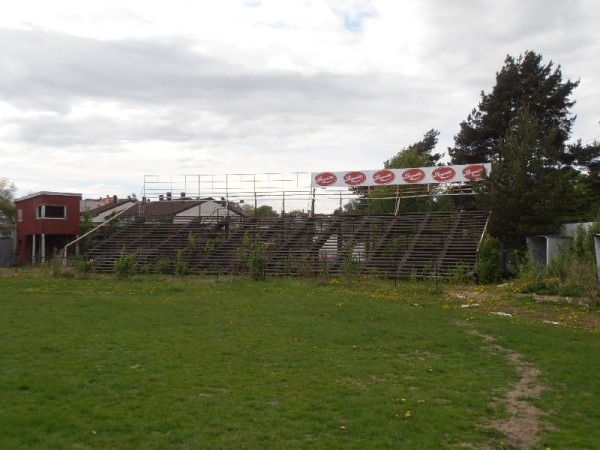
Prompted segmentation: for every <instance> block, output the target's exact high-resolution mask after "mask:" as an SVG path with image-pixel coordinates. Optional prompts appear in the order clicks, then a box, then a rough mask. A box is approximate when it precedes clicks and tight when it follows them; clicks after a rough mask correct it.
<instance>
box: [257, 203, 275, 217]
mask: <svg viewBox="0 0 600 450" xmlns="http://www.w3.org/2000/svg"><path fill="white" fill-rule="evenodd" d="M255 216H256V217H279V214H278V213H277V211H275V210H274V209H273V207H272V206H269V205H261V206H259V207H258V208H256V213H255Z"/></svg>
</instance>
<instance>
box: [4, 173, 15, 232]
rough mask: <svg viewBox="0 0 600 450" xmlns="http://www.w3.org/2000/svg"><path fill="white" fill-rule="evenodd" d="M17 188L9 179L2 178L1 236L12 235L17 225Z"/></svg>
mask: <svg viewBox="0 0 600 450" xmlns="http://www.w3.org/2000/svg"><path fill="white" fill-rule="evenodd" d="M16 192H17V188H16V187H15V185H14V183H13V182H12V181H10V180H8V179H7V178H0V236H1V235H4V234H7V233H8V234H10V229H11V228H12V226H13V225H14V223H15V205H14V203H13V202H14V199H15V193H16Z"/></svg>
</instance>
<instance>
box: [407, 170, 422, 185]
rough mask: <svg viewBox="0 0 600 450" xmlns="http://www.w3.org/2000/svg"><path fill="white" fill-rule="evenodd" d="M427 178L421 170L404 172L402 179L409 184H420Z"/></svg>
mask: <svg viewBox="0 0 600 450" xmlns="http://www.w3.org/2000/svg"><path fill="white" fill-rule="evenodd" d="M423 178H425V172H423V171H422V170H421V169H408V170H405V171H404V172H402V179H403V180H404V181H406V182H407V183H418V182H419V181H421V180H423Z"/></svg>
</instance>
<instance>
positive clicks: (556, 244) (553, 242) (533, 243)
mask: <svg viewBox="0 0 600 450" xmlns="http://www.w3.org/2000/svg"><path fill="white" fill-rule="evenodd" d="M570 239H571V238H570V237H565V236H528V237H527V249H528V251H529V256H530V257H531V258H532V259H533V261H535V262H536V263H538V264H543V265H545V266H547V265H548V264H550V261H552V260H553V259H554V258H556V257H557V256H558V254H559V253H560V250H561V249H562V248H563V246H564V245H565V244H567V243H568V242H569V240H570Z"/></svg>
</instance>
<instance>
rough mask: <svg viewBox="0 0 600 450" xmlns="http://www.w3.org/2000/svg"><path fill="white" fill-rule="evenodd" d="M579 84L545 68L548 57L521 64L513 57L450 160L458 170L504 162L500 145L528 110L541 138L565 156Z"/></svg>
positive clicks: (530, 56)
mask: <svg viewBox="0 0 600 450" xmlns="http://www.w3.org/2000/svg"><path fill="white" fill-rule="evenodd" d="M578 85H579V81H571V80H567V81H566V82H564V83H563V81H562V73H561V70H560V66H558V67H557V68H556V69H554V70H553V63H552V62H550V63H548V64H546V65H544V64H543V63H542V56H541V55H538V54H536V53H534V52H532V51H527V52H525V54H524V55H521V56H519V58H518V59H515V58H513V57H512V56H510V55H509V56H507V57H506V60H505V61H504V66H503V67H502V69H501V70H500V72H498V73H497V74H496V85H495V86H494V88H493V89H492V92H491V93H489V94H486V93H484V92H482V93H481V101H480V102H479V106H478V107H477V108H476V109H473V111H472V112H471V114H469V116H468V118H467V120H466V121H463V122H462V123H461V124H460V132H459V133H458V134H457V135H456V136H455V137H454V143H455V145H454V148H449V149H448V150H449V154H450V156H451V158H452V162H453V163H454V164H471V163H481V162H490V161H492V158H494V157H498V156H500V155H499V153H500V150H501V148H500V145H499V144H500V141H501V140H502V139H503V138H504V136H506V134H507V132H508V131H510V130H511V129H514V128H515V127H516V126H517V124H518V123H519V117H520V115H521V113H522V112H523V110H525V109H527V110H528V111H529V114H530V115H531V116H533V117H537V120H538V121H539V132H540V133H541V134H549V133H551V134H552V140H551V141H550V142H548V144H547V145H548V147H549V148H551V149H555V150H564V145H565V142H566V141H567V140H568V139H569V136H570V134H571V127H572V125H573V122H574V120H575V117H574V116H572V115H571V113H570V109H571V107H572V106H573V105H574V104H575V102H574V101H573V100H571V99H570V96H571V94H572V92H573V90H574V89H575V88H576V87H577V86H578ZM560 153H561V152H560V151H559V152H558V153H557V154H555V155H552V156H553V158H552V159H551V160H549V161H548V162H549V164H554V163H556V162H557V161H560Z"/></svg>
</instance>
